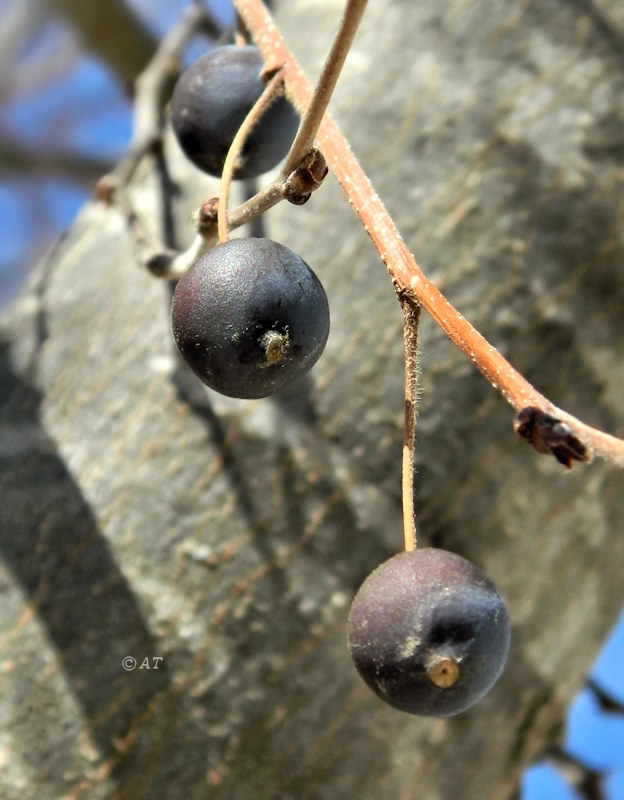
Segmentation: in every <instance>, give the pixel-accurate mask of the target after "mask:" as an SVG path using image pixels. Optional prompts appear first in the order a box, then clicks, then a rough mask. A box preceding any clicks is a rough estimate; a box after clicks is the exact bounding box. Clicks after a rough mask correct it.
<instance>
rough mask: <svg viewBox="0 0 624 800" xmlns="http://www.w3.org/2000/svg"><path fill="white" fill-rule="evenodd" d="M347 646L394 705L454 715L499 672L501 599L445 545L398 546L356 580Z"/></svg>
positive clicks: (505, 635) (504, 640)
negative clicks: (398, 550)
mask: <svg viewBox="0 0 624 800" xmlns="http://www.w3.org/2000/svg"><path fill="white" fill-rule="evenodd" d="M348 641H349V650H350V652H351V656H352V658H353V661H354V663H355V666H356V669H357V670H358V672H359V673H360V675H361V676H362V678H363V679H364V680H365V681H366V683H367V684H368V686H370V688H371V689H372V690H373V691H374V692H375V693H376V694H377V695H379V697H381V699H382V700H385V701H386V702H387V703H389V704H390V705H391V706H393V707H394V708H398V709H400V710H401V711H407V712H409V713H410V714H420V715H422V716H440V717H444V716H451V715H453V714H458V713H459V712H461V711H465V710H466V709H467V708H469V707H470V706H472V705H473V704H474V703H476V702H477V701H478V700H480V699H481V698H482V697H483V696H484V695H485V694H486V693H487V692H488V691H489V690H490V689H491V688H492V686H493V685H494V683H495V682H496V680H497V679H498V677H499V676H500V674H501V672H502V670H503V667H504V665H505V661H506V659H507V653H508V650H509V641H510V626H509V619H508V616H507V611H506V608H505V604H504V603H503V601H502V599H501V597H500V595H499V594H498V592H497V591H496V589H495V588H494V586H493V585H492V583H491V582H490V581H489V580H488V579H487V578H486V577H485V575H484V574H483V573H482V572H481V570H480V569H479V568H478V567H476V566H475V565H474V564H472V563H471V562H470V561H467V560H466V559H465V558H462V557H461V556H458V555H456V554H455V553H449V552H448V551H445V550H437V549H433V548H425V549H418V550H413V551H410V552H403V553H400V554H399V555H396V556H394V557H393V558H391V559H389V560H388V561H386V562H384V563H383V564H381V566H379V567H378V568H377V569H376V570H375V571H374V572H373V573H372V574H371V575H369V576H368V578H367V579H366V580H365V581H364V583H363V584H362V586H361V587H360V589H359V591H358V593H357V594H356V596H355V599H354V600H353V604H352V606H351V611H350V613H349V621H348Z"/></svg>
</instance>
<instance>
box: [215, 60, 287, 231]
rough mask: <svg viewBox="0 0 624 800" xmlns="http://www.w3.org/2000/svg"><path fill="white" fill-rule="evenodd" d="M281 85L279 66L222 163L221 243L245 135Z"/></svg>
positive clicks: (218, 216) (220, 189) (227, 224)
mask: <svg viewBox="0 0 624 800" xmlns="http://www.w3.org/2000/svg"><path fill="white" fill-rule="evenodd" d="M283 85H284V75H283V73H282V70H281V67H280V68H278V69H277V70H276V72H275V74H274V75H273V76H272V77H271V79H270V80H269V81H268V82H267V85H266V86H265V87H264V89H263V91H262V94H261V95H260V97H259V98H258V99H257V100H256V102H255V103H254V105H253V107H252V108H251V109H250V111H249V113H248V114H247V116H246V117H245V119H244V120H243V123H242V125H241V126H240V128H239V129H238V130H237V131H236V136H235V137H234V139H233V140H232V144H231V145H230V149H229V150H228V154H227V156H226V158H225V163H224V164H223V172H222V173H221V183H220V184H219V205H218V207H217V230H218V234H219V242H220V243H221V244H224V243H225V242H227V240H228V238H229V219H228V204H229V195H230V184H231V183H232V176H233V175H234V169H235V167H236V162H237V160H238V159H239V157H240V155H241V152H242V150H243V146H244V144H245V141H246V140H247V137H248V136H249V134H250V133H251V131H252V130H253V128H254V126H255V125H257V124H258V121H259V120H260V117H261V116H262V115H263V114H264V112H265V111H266V110H267V108H268V107H269V105H270V104H271V103H272V102H273V100H275V98H276V97H277V95H278V93H279V92H280V91H281V90H282V87H283Z"/></svg>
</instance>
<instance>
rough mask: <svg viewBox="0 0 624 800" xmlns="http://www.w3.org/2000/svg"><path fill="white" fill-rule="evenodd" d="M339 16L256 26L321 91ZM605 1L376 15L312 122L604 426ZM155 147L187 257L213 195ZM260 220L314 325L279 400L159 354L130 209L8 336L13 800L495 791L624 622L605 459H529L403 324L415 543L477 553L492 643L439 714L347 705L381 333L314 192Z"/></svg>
mask: <svg viewBox="0 0 624 800" xmlns="http://www.w3.org/2000/svg"><path fill="white" fill-rule="evenodd" d="M340 6H341V3H338V2H336V1H335V0H316V2H309V3H303V2H302V3H282V4H281V5H280V6H279V7H278V9H277V15H278V20H279V22H280V25H281V27H282V29H283V31H284V33H285V35H286V37H287V39H288V41H289V42H291V43H292V46H293V49H294V51H295V52H296V53H297V55H298V56H299V57H300V58H301V60H302V62H303V63H304V65H305V67H306V69H307V70H308V72H309V74H311V75H314V74H316V73H317V71H318V68H319V65H320V63H321V60H322V57H323V55H324V51H325V48H326V46H327V43H328V41H329V37H330V36H331V33H332V31H333V29H334V28H335V25H336V20H337V17H338V13H339V7H340ZM608 13H609V11H608V9H606V10H605V11H604V12H603V14H602V16H600V17H599V16H598V15H597V14H595V13H594V11H593V6H590V5H589V4H581V3H573V2H565V1H564V0H541V2H539V3H516V4H508V3H500V4H492V3H491V2H486V1H485V0H473V2H471V3H469V4H467V3H464V2H459V0H458V1H457V2H449V3H443V4H441V3H439V2H437V0H425V2H422V3H418V4H413V3H412V2H411V0H403V1H401V0H394V2H391V3H371V5H370V8H369V9H368V11H367V14H366V16H365V20H364V23H363V27H362V30H361V31H360V33H359V35H358V38H357V41H356V46H355V49H354V51H353V53H352V55H351V56H350V59H349V61H348V63H347V68H346V71H345V75H344V80H343V81H342V82H341V83H340V84H339V88H338V90H337V94H336V98H335V102H334V103H333V111H334V113H335V116H336V118H337V119H338V121H339V123H340V124H341V126H342V128H343V130H344V131H345V133H346V134H347V136H348V138H349V139H350V141H351V143H352V146H353V149H354V151H355V152H356V154H357V155H358V156H360V158H361V160H362V162H363V165H364V166H365V168H366V169H367V171H368V172H369V175H370V177H371V179H372V181H373V183H374V185H375V187H376V189H377V190H378V192H379V194H380V195H381V197H382V198H383V199H384V200H385V201H386V203H387V205H388V207H389V209H390V211H391V212H392V213H393V214H394V216H395V218H396V221H397V223H398V226H399V228H400V230H401V232H402V234H403V236H404V238H405V240H406V241H407V243H408V245H409V247H410V248H411V249H412V250H413V251H414V252H415V253H416V256H417V258H418V259H419V260H420V261H421V263H422V264H423V265H424V266H425V267H426V270H427V272H428V273H429V274H430V275H431V276H432V277H433V278H435V280H436V281H437V282H438V284H439V285H440V286H441V287H442V288H443V290H444V291H445V292H446V293H447V295H448V296H449V298H450V299H451V300H452V301H453V302H454V303H455V304H456V305H457V306H458V307H459V308H460V310H461V311H462V312H463V313H465V315H466V316H467V317H468V318H469V319H471V320H472V321H473V322H474V323H475V324H476V325H477V327H478V328H479V329H480V330H482V332H483V333H484V334H485V335H487V336H488V337H489V338H490V340H491V341H492V342H493V343H494V344H495V345H496V346H497V347H498V348H499V349H501V350H502V351H503V352H504V353H505V354H506V355H507V356H508V357H509V358H510V360H511V361H512V363H514V364H515V365H516V366H517V367H519V368H520V369H521V370H522V371H523V372H524V373H525V374H526V375H527V377H529V379H531V380H532V381H534V382H535V384H536V386H537V387H538V388H539V389H540V390H541V391H543V392H544V393H545V394H547V395H548V396H549V397H551V399H552V400H553V401H554V402H556V403H557V404H558V405H560V406H563V407H565V408H567V409H569V410H570V411H572V412H574V413H577V414H578V415H579V416H581V417H582V418H584V419H585V420H587V421H589V422H591V423H593V424H595V425H597V426H599V427H603V428H605V429H608V430H611V431H612V432H614V433H617V432H618V431H619V432H620V433H622V431H623V430H624V394H623V393H622V392H621V386H622V383H623V380H624V367H623V366H622V365H623V364H624V352H623V351H624V320H623V317H622V313H621V307H622V296H623V293H624V279H623V277H622V275H623V273H622V264H623V261H624V258H623V256H624V240H623V238H622V230H623V229H624V228H623V223H624V184H623V182H622V179H621V175H622V171H621V159H622V154H623V148H622V141H623V139H622V132H623V124H624V107H623V102H622V98H623V97H624V91H623V90H624V77H623V73H622V63H623V62H622V57H621V48H620V47H619V44H620V43H621V40H620V38H619V37H620V36H621V33H620V32H619V29H618V27H617V24H616V23H617V20H615V21H614V23H613V25H612V26H611V27H610V28H609V35H607V33H605V25H604V24H603V23H604V18H605V17H604V15H605V14H608ZM311 31H313V32H314V36H312V35H310V32H311ZM614 37H615V38H614ZM614 42H615V43H614ZM616 44H617V45H618V46H616ZM168 153H169V155H170V157H171V160H172V164H173V169H174V174H175V177H176V178H177V179H178V180H179V182H180V188H181V194H180V196H179V197H178V198H177V200H176V203H177V207H176V214H177V221H178V235H179V236H180V239H181V240H182V242H184V241H186V240H188V239H189V237H190V236H191V231H190V226H189V225H188V222H187V218H188V214H189V211H190V210H191V209H192V208H193V207H194V206H195V205H196V203H197V201H198V200H199V199H200V198H203V197H209V196H211V195H212V194H214V188H215V187H214V185H208V184H207V182H206V181H205V179H203V178H201V177H199V176H197V175H196V174H194V173H193V172H192V170H191V168H190V167H187V166H185V165H184V164H183V163H182V162H181V160H180V158H179V155H178V153H177V152H176V151H175V146H174V145H173V143H171V142H169V143H168ZM157 189H158V182H157V180H156V177H155V175H154V174H152V173H151V172H150V170H149V169H147V168H146V169H144V170H143V173H142V174H141V175H140V176H139V179H138V181H137V185H136V187H135V189H134V199H135V202H137V204H138V205H139V207H140V209H141V211H142V213H143V214H144V215H145V216H146V217H148V218H152V219H157V218H158V214H159V211H160V209H159V206H158V203H157V202H156V198H157V197H158V191H157ZM265 225H266V233H267V235H269V236H271V237H273V238H275V239H277V240H279V241H281V242H283V243H284V244H286V245H288V246H291V247H293V249H296V251H297V252H298V253H299V254H300V255H301V256H302V257H303V258H304V259H306V261H308V263H310V264H311V265H312V266H313V268H314V269H315V270H316V272H317V273H318V275H319V277H320V278H321V280H322V281H323V282H324V284H325V286H326V289H327V292H328V295H329V299H330V304H331V310H332V333H331V335H330V339H329V342H328V346H327V350H326V352H325V354H324V356H323V358H322V359H321V361H320V362H319V363H318V365H317V366H316V367H315V368H314V370H313V373H312V375H311V377H310V379H309V380H307V381H305V382H303V384H301V385H299V386H297V387H294V388H293V389H292V390H291V391H289V392H288V393H285V394H283V395H280V396H277V397H275V398H272V399H267V400H261V401H254V402H243V401H240V402H239V401H235V400H228V399H226V398H221V397H218V396H216V395H214V394H210V393H208V392H205V391H204V390H203V388H202V387H201V386H200V385H199V384H198V383H197V382H196V381H195V379H194V378H192V377H191V376H190V375H189V374H188V373H187V372H186V371H185V369H184V368H183V367H182V365H180V364H179V362H178V361H177V360H176V358H175V355H174V352H173V346H172V341H171V334H170V331H169V324H168V301H169V293H168V287H166V286H165V285H163V284H162V283H159V282H158V281H157V280H155V279H153V278H151V277H149V276H148V275H147V274H145V273H144V272H143V271H141V270H140V269H139V268H138V267H137V266H136V260H135V256H134V251H133V247H132V243H131V241H130V239H129V237H128V235H127V232H126V227H125V224H124V220H123V218H122V216H121V215H120V213H119V212H118V211H117V210H116V209H109V208H105V207H103V206H100V205H97V204H91V205H89V206H88V207H87V208H86V209H85V211H84V213H83V214H82V215H81V217H80V219H79V220H78V222H77V223H76V224H75V226H74V227H73V229H72V230H71V231H70V233H69V234H68V235H67V236H66V237H65V239H64V240H63V241H62V242H61V243H60V244H59V245H58V247H57V248H56V249H55V251H54V252H53V253H52V254H51V255H50V257H49V258H48V259H46V260H45V262H44V263H43V264H41V265H40V267H39V269H38V270H37V271H36V273H35V275H34V276H33V279H32V281H31V284H30V286H29V287H28V288H27V290H26V291H25V293H24V294H23V296H22V298H21V299H20V300H19V301H18V302H17V303H16V304H15V305H14V306H13V307H12V309H11V310H10V311H9V312H8V314H6V315H5V318H4V320H3V321H2V326H1V328H0V341H1V343H2V345H1V350H0V356H1V362H0V369H1V373H0V376H1V377H0V404H1V411H0V414H1V416H0V419H1V420H2V435H1V437H0V491H1V497H2V514H1V518H0V548H1V551H2V555H3V562H2V567H1V568H0V589H1V591H2V597H3V604H2V614H1V619H2V639H3V661H2V669H1V670H0V717H1V718H2V720H3V734H2V735H3V748H2V751H1V752H2V753H3V754H4V756H3V762H4V768H3V777H2V779H1V781H2V791H1V794H2V796H3V797H5V798H6V800H14V799H15V800H16V799H17V798H24V797H29V798H30V797H32V798H34V797H37V798H39V800H48V799H49V800H52V799H53V798H58V797H72V798H81V797H89V798H94V799H95V800H98V799H99V798H112V797H117V798H134V799H137V798H138V799H141V798H146V799H147V798H150V800H154V799H155V798H166V799H167V800H168V799H169V798H182V797H183V798H186V800H195V799H196V798H197V800H199V798H206V797H210V798H219V799H221V798H223V800H226V799H227V800H249V798H254V799H257V800H285V799H286V798H297V800H300V799H301V798H310V800H312V799H313V800H342V799H343V798H344V799H345V800H346V798H352V797H356V796H357V797H359V798H363V800H373V798H380V797H385V798H405V800H408V798H416V797H418V798H419V800H451V799H452V800H456V798H469V799H470V798H480V800H506V799H507V798H510V797H511V796H512V795H513V793H514V791H515V790H516V787H517V784H518V779H519V776H520V774H521V771H522V769H523V768H525V767H526V766H527V765H528V764H530V763H531V762H532V760H533V759H535V758H536V757H538V756H539V755H540V753H541V752H542V751H543V750H544V748H545V747H547V746H548V745H549V744H551V743H552V742H553V741H556V740H557V737H558V736H559V735H560V731H561V725H562V719H563V714H564V712H565V709H566V707H567V705H568V703H569V701H570V699H571V698H572V697H573V695H574V693H575V692H576V691H577V690H578V688H579V687H580V686H581V684H582V682H583V679H584V676H585V675H586V672H587V669H588V667H589V665H590V664H591V662H592V660H593V658H594V656H595V654H596V652H597V649H598V647H599V645H600V643H601V641H602V640H603V638H604V636H605V634H606V633H607V631H608V630H609V628H610V626H611V625H612V624H613V622H614V621H615V619H616V617H617V615H618V612H619V610H620V607H621V604H622V588H621V587H622V582H621V565H622V563H623V559H624V540H623V539H622V536H621V535H620V534H621V528H622V520H623V517H624V492H623V491H622V488H623V478H622V473H621V472H620V471H618V470H616V469H615V468H613V467H611V466H610V465H608V464H604V463H594V464H591V465H590V466H588V467H577V468H575V469H574V470H573V471H571V472H566V471H565V470H563V468H561V467H560V466H559V465H558V464H556V463H555V462H554V460H551V459H547V458H545V457H543V456H538V455H537V454H535V453H534V452H532V451H531V450H530V449H529V448H527V447H526V445H524V444H522V443H520V442H519V441H518V440H516V439H515V438H514V436H513V433H512V430H511V421H512V413H511V411H510V409H509V408H508V407H507V406H506V404H505V403H504V402H503V401H502V400H501V399H500V398H499V397H498V395H496V394H495V393H494V392H493V390H492V389H491V388H490V387H489V386H488V385H487V384H486V382H485V381H484V380H483V379H482V377H481V376H480V375H479V374H478V373H477V372H476V371H475V370H474V368H473V367H472V365H471V364H469V363H467V362H466V360H465V359H464V357H463V356H462V355H461V354H459V353H458V352H456V351H455V349H454V348H453V347H452V346H451V345H450V344H449V343H448V342H447V340H446V339H445V337H444V336H443V335H442V334H441V333H440V332H439V331H438V329H437V328H435V326H434V325H433V324H432V323H431V322H430V321H429V320H427V319H425V320H423V323H422V334H421V342H422V357H421V368H422V397H421V405H420V416H419V421H418V430H417V440H418V441H417V454H416V459H417V506H418V508H417V515H418V521H419V530H420V542H421V544H433V545H436V546H441V547H446V548H449V549H452V550H454V551H456V552H458V553H460V554H462V555H464V556H466V557H468V558H470V559H471V560H473V561H475V562H476V563H478V564H479V565H480V566H482V567H483V569H484V570H485V571H486V573H487V574H488V575H489V576H490V577H491V578H492V580H494V582H495V583H496V584H497V586H498V588H499V590H500V591H501V593H502V594H503V596H504V597H505V598H506V600H507V603H508V607H509V612H510V616H511V619H512V623H513V645H512V650H511V654H510V658H509V662H508V665H507V668H506V670H505V673H504V675H503V677H502V679H501V680H500V682H499V684H498V685H497V686H496V687H495V688H494V690H493V691H492V692H491V693H490V694H489V695H488V696H487V697H486V698H485V699H484V700H483V701H482V702H481V703H480V704H479V705H478V706H476V707H475V708H474V709H473V710H470V711H468V712H466V713H464V714H462V715H460V716H458V717H455V718H451V719H448V720H430V719H418V718H414V717H410V716H408V715H404V714H401V713H400V712H396V711H393V710H392V709H390V708H388V707H385V706H384V705H383V704H381V702H380V701H379V700H378V699H377V698H375V697H374V696H373V695H372V694H371V693H370V692H369V691H368V689H367V688H366V687H365V686H364V684H363V683H362V682H361V681H360V679H359V678H358V677H357V675H356V674H355V672H354V670H353V668H352V666H351V663H350V660H349V656H348V654H347V652H346V646H345V632H344V629H345V622H346V616H347V613H348V606H349V602H350V599H351V597H352V596H353V594H354V593H355V591H356V590H357V587H358V586H359V584H360V583H361V581H362V580H363V578H364V577H365V575H366V574H367V573H368V572H370V571H371V570H372V569H373V568H374V567H375V566H376V565H377V564H378V563H379V562H380V561H381V560H383V559H385V558H387V557H389V556H390V555H392V554H393V553H394V552H397V551H398V550H399V549H400V548H401V545H402V534H401V517H400V451H401V428H402V403H403V400H402V398H403V377H402V341H401V312H400V308H399V305H398V303H397V302H396V299H395V297H394V293H393V289H392V286H391V282H390V280H389V279H388V277H387V275H386V274H385V271H384V268H383V266H382V265H381V263H380V261H379V258H378V256H377V254H376V252H375V251H374V250H373V248H372V247H371V245H370V242H369V241H368V239H367V236H366V234H365V233H364V231H362V229H361V228H360V227H359V226H358V224H357V222H356V220H355V217H354V216H353V214H352V212H351V210H350V208H349V207H348V205H347V204H346V203H345V201H344V199H343V197H342V196H341V193H340V191H339V189H338V187H337V186H336V185H335V183H334V181H333V180H332V179H331V178H329V179H328V180H327V183H326V185H325V186H323V187H322V188H321V189H320V190H319V192H318V193H317V194H316V195H314V196H313V198H312V200H311V201H310V203H309V204H308V205H306V206H305V207H303V208H294V207H281V206H280V207H279V208H277V209H275V210H273V211H271V212H270V214H269V215H267V217H266V219H265ZM127 656H132V657H134V658H135V659H137V662H138V664H137V668H136V669H135V670H134V671H124V669H123V668H122V660H123V659H124V658H125V657H127ZM160 657H162V661H161V662H160V663H159V665H158V666H159V668H158V669H154V668H152V669H149V670H148V669H141V668H140V667H141V666H142V665H143V664H145V663H147V662H145V659H150V660H151V661H150V662H149V663H150V664H151V666H152V667H153V666H154V664H155V661H154V659H156V658H160Z"/></svg>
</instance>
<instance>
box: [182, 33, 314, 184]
mask: <svg viewBox="0 0 624 800" xmlns="http://www.w3.org/2000/svg"><path fill="white" fill-rule="evenodd" d="M262 69H263V62H262V56H261V55H260V51H259V50H258V48H257V47H254V46H252V45H223V46H221V47H216V48H215V49H214V50H211V51H210V52H208V53H207V54H206V55H204V56H202V57H201V58H199V59H198V60H197V61H195V62H194V63H193V64H191V66H190V67H189V68H188V69H187V70H185V72H183V73H182V75H181V76H180V78H179V80H178V82H177V84H176V86H175V88H174V91H173V96H172V98H171V122H172V125H173V130H174V133H175V135H176V138H177V140H178V142H179V144H180V146H181V148H182V150H183V151H184V153H185V154H186V156H187V158H189V160H190V161H192V162H193V164H195V166H197V167H199V169H201V170H203V171H204V172H208V173H210V174H211V175H215V176H217V177H220V176H221V173H222V171H223V164H224V162H225V158H226V156H227V153H228V150H229V149H230V145H231V144H232V141H233V139H234V136H235V135H236V132H237V131H238V129H239V128H240V126H241V124H242V122H243V120H244V119H245V117H246V116H247V114H248V112H249V111H250V110H251V108H252V107H253V105H254V103H255V102H256V100H258V98H259V97H260V95H261V94H262V91H263V89H264V83H263V81H262V78H261V74H262ZM298 125H299V118H298V116H297V113H296V112H295V109H294V108H293V106H292V105H291V104H290V103H289V102H288V100H287V99H286V98H285V97H283V96H281V97H278V98H276V99H275V100H274V101H273V103H271V105H270V106H269V108H268V109H267V110H266V111H265V113H264V114H263V115H262V117H261V118H260V120H259V121H258V124H257V125H255V126H254V128H253V130H252V131H251V133H250V135H249V137H248V138H247V141H246V142H245V145H244V147H243V151H242V155H241V158H240V161H239V164H238V165H237V168H236V169H235V172H234V177H235V178H255V177H256V176H258V175H261V174H262V173H263V172H266V171H267V170H269V169H272V168H273V167H274V166H276V165H277V164H278V163H279V161H281V160H282V158H284V157H285V156H286V154H287V153H288V150H289V149H290V145H291V144H292V141H293V139H294V137H295V134H296V132H297V128H298Z"/></svg>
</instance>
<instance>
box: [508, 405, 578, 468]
mask: <svg viewBox="0 0 624 800" xmlns="http://www.w3.org/2000/svg"><path fill="white" fill-rule="evenodd" d="M514 430H515V432H516V433H517V434H518V436H520V437H521V438H522V439H524V440H525V441H527V442H529V444H532V445H533V447H534V448H535V450H536V451H537V452H538V453H546V454H547V455H552V456H554V457H555V458H556V459H557V461H558V462H559V463H560V464H563V466H564V467H567V469H571V467H572V464H573V462H574V461H582V462H588V461H591V453H590V452H589V450H588V449H587V447H586V446H585V445H584V444H583V442H581V440H580V439H579V438H578V437H577V436H575V435H574V432H573V430H572V428H571V427H570V426H569V425H568V424H567V423H565V422H563V421H562V420H560V419H557V417H553V416H552V415H551V414H547V413H546V412H545V411H541V410H540V409H539V408H536V407H535V406H527V407H526V408H523V409H522V410H521V411H520V412H519V413H518V415H517V417H516V419H515V421H514Z"/></svg>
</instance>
